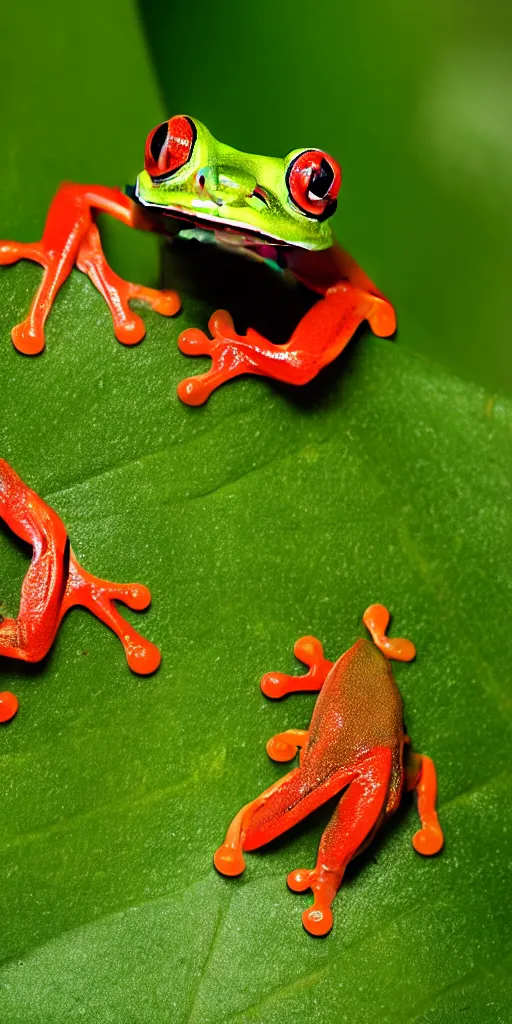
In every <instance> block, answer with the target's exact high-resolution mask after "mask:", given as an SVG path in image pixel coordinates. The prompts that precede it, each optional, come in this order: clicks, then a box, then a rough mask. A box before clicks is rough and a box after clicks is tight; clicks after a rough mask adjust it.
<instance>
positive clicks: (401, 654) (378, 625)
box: [363, 604, 416, 661]
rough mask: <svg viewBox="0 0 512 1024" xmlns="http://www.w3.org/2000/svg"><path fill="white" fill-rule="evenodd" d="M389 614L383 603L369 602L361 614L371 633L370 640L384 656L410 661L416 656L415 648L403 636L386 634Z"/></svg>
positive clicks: (395, 659) (394, 659)
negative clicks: (368, 605)
mask: <svg viewBox="0 0 512 1024" xmlns="http://www.w3.org/2000/svg"><path fill="white" fill-rule="evenodd" d="M389 619H390V614H389V612H388V610H387V608H385V607H384V605H383V604H371V605H370V607H369V608H367V609H366V611H365V613H364V615H363V622H364V624H365V626H366V628H367V630H368V631H369V632H370V633H371V636H372V640H373V642H374V644H375V646H376V647H378V648H379V651H382V653H383V654H385V655H386V658H390V659H393V661H412V660H413V658H415V657H416V648H415V646H414V644H413V643H411V641H410V640H406V639H405V637H393V638H391V637H390V636H386V629H387V628H388V625H389Z"/></svg>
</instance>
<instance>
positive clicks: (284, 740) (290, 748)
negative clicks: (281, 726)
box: [267, 729, 309, 762]
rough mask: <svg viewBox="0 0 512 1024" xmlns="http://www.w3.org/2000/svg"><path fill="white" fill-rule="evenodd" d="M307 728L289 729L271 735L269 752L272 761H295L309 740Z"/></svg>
mask: <svg viewBox="0 0 512 1024" xmlns="http://www.w3.org/2000/svg"><path fill="white" fill-rule="evenodd" d="M308 737H309V732H308V730H307V729H287V730H286V732H279V733H278V734H277V736H271V738H270V739H269V741H268V743H267V754H268V756H269V757H270V758H271V759H272V761H280V762H285V761H293V759H294V757H296V755H297V754H298V752H299V750H300V751H302V750H303V749H304V747H305V745H306V743H307V742H308Z"/></svg>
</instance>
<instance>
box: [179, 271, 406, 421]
mask: <svg viewBox="0 0 512 1024" xmlns="http://www.w3.org/2000/svg"><path fill="white" fill-rule="evenodd" d="M363 320H368V322H369V323H370V326H371V327H372V330H373V331H374V333H375V334H379V335H382V336H387V335H389V334H392V333H393V331H394V330H395V318H394V313H393V308H392V306H390V305H389V303H388V302H387V301H386V300H385V299H383V298H380V297H379V296H377V295H372V294H370V293H369V292H366V291H362V290H361V289H359V288H356V287H354V286H353V285H352V284H350V283H349V282H348V281H341V282H339V283H337V284H335V285H333V286H332V287H330V288H329V289H328V291H327V292H326V293H325V296H324V298H322V299H320V300H319V301H318V302H317V303H316V304H315V305H314V306H313V307H312V309H310V310H308V312H307V313H306V314H305V316H304V317H303V318H302V320H301V321H300V323H299V324H298V325H297V327H296V328H295V330H294V332H293V334H292V336H291V338H290V340H289V341H288V342H287V343H286V344H285V345H274V344H273V343H272V342H271V341H268V340H267V338H265V337H263V335H261V334H258V333H257V331H254V330H252V328H249V330H248V331H247V334H246V335H240V334H237V333H236V331H235V328H234V325H233V320H232V318H231V316H230V315H229V313H227V312H226V310H217V312H216V313H214V314H213V316H212V317H210V321H209V324H208V327H209V329H210V332H211V334H212V337H211V338H208V336H207V335H206V334H205V333H204V331H201V330H198V329H196V328H191V329H188V330H186V331H183V332H182V333H181V334H180V337H179V338H178V346H179V348H180V349H181V351H182V352H183V353H184V354H185V355H189V356H199V355H209V356H211V358H212V367H211V369H210V370H209V371H208V372H207V373H201V374H199V375H198V376H197V377H187V378H186V379H185V380H183V381H182V382H181V384H179V385H178V397H179V398H181V401H182V402H185V404H186V405H202V404H203V403H204V402H206V400H207V398H209V396H210V395H211V393H212V391H215V389H216V388H218V387H219V385H220V384H223V383H224V382H225V381H228V380H232V379H233V377H238V376H240V374H243V373H252V374H257V375H259V376H260V377H270V378H272V379H274V380H280V381H284V382H285V383H287V384H297V385H300V384H307V383H309V381H310V380H312V379H313V377H316V375H317V374H318V373H319V372H320V370H321V369H323V367H324V366H327V364H328V363H331V362H332V361H333V359H336V357H337V356H338V355H339V354H340V352H342V351H343V349H344V348H345V346H346V345H347V344H348V342H349V341H350V339H351V338H352V336H353V334H354V332H355V331H356V329H357V328H358V327H359V325H360V324H361V323H362V322H363Z"/></svg>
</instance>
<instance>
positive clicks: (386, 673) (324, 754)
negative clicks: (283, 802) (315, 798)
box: [302, 640, 403, 777]
mask: <svg viewBox="0 0 512 1024" xmlns="http://www.w3.org/2000/svg"><path fill="white" fill-rule="evenodd" d="M402 731H403V705H402V698H401V696H400V692H399V690H398V687H397V685H396V682H395V680H394V678H393V674H392V672H391V666H390V664H389V662H388V661H387V659H386V658H385V657H384V655H383V654H381V652H380V651H379V650H378V648H377V647H376V646H375V645H374V644H373V643H371V642H370V641H369V640H358V641H357V642H356V643H355V644H354V646H353V647H351V648H350V650H349V651H347V652H346V653H345V654H344V655H343V656H342V657H341V658H339V660H338V661H337V662H336V664H335V665H333V667H332V669H331V671H330V672H329V675H328V677H327V679H326V681H325V683H324V685H323V687H322V690H321V692H320V694H319V696H318V699H317V702H316V706H315V710H314V712H313V717H312V719H311V727H310V735H309V741H308V744H307V747H306V749H305V751H304V757H303V762H302V763H303V768H304V770H305V772H306V773H307V771H308V761H309V760H310V754H312V753H313V750H314V754H315V757H314V762H315V774H316V775H317V777H318V774H319V772H318V770H319V765H320V766H321V771H322V772H323V769H325V776H326V777H327V775H329V774H331V772H332V771H333V770H334V771H335V770H337V769H338V768H342V767H344V766H345V765H350V764H353V763H354V762H355V761H357V760H358V759H359V758H360V757H361V756H362V755H364V754H365V753H366V752H367V751H370V750H372V748H374V747H389V749H390V750H392V751H394V752H396V753H398V749H399V747H400V743H401V739H402Z"/></svg>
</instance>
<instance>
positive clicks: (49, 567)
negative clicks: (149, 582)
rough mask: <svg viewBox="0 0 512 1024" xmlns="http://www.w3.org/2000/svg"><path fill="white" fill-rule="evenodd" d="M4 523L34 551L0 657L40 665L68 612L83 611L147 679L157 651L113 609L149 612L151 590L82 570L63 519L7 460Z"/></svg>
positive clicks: (1, 497)
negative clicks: (122, 606)
mask: <svg viewBox="0 0 512 1024" xmlns="http://www.w3.org/2000/svg"><path fill="white" fill-rule="evenodd" d="M0 517H1V518H2V519H3V520H4V521H5V522H6V523H7V525H8V526H9V527H10V529H11V530H12V531H13V532H14V533H15V534H16V535H17V536H18V537H20V538H21V539H22V540H24V541H26V542H27V543H28V544H30V545H31V546H32V561H31V564H30V566H29V569H28V571H27V573H26V576H25V579H24V581H23V584H22V588H21V599H20V609H19V614H18V617H17V619H8V618H6V619H3V621H1V622H0V655H4V656H5V657H10V658H17V659H19V660H21V661H28V662H36V661H40V660H41V658H44V657H45V655H46V654H47V653H48V651H49V649H50V647H51V645H52V644H53V641H54V639H55V636H56V634H57V630H58V628H59V625H60V623H61V621H62V619H63V617H64V615H65V614H66V612H67V611H68V610H69V609H70V608H72V607H74V606H76V605H83V606H84V607H86V608H88V609H89V611H91V612H92V613H93V614H94V615H96V616H97V618H99V619H101V621H102V622H105V623H106V624H107V625H108V626H110V628H111V629H112V630H113V631H114V632H115V633H116V635H117V636H118V637H119V639H120V640H121V643H122V644H123V647H124V649H125V653H126V658H127V661H128V664H129V666H130V668H131V669H132V670H133V671H134V672H137V673H139V674H143V675H145V674H148V673H150V672H154V671H155V669H156V668H158V665H159V664H160V652H159V651H158V649H157V648H156V647H155V646H154V645H153V644H152V643H150V642H149V641H148V640H145V639H144V638H143V637H141V636H140V635H139V634H138V633H137V632H136V631H135V630H134V629H133V627H132V626H131V625H130V623H128V622H126V621H125V619H123V618H122V617H121V615H120V614H119V613H118V611H117V610H116V608H115V606H114V605H113V601H122V602H123V603H124V604H126V605H128V606H129V607H130V608H133V609H135V610H141V609H143V608H146V607H147V605H148V604H149V602H150V600H151V595H150V593H149V590H148V589H147V587H144V586H142V585H141V584H138V583H133V584H119V583H109V582H107V581H105V580H100V579H98V578H97V577H96V576H92V575H91V574H90V573H88V572H86V571H85V569H82V568H81V566H80V565H79V564H78V562H77V561H76V558H75V556H74V554H73V552H72V550H71V549H70V546H69V538H68V535H67V531H66V527H65V526H64V523H63V522H62V520H61V519H60V517H59V516H58V515H57V513H56V512H55V511H54V510H53V509H52V508H50V506H49V505H47V504H46V502H45V501H43V499H42V498H40V497H39V495H38V494H36V493H35V491H33V490H31V488H30V487H27V485H26V484H25V483H24V482H23V481H22V480H21V479H20V477H19V476H18V474H17V473H16V472H15V471H14V470H13V469H12V467H11V466H9V464H8V463H7V462H5V460H3V459H0Z"/></svg>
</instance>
